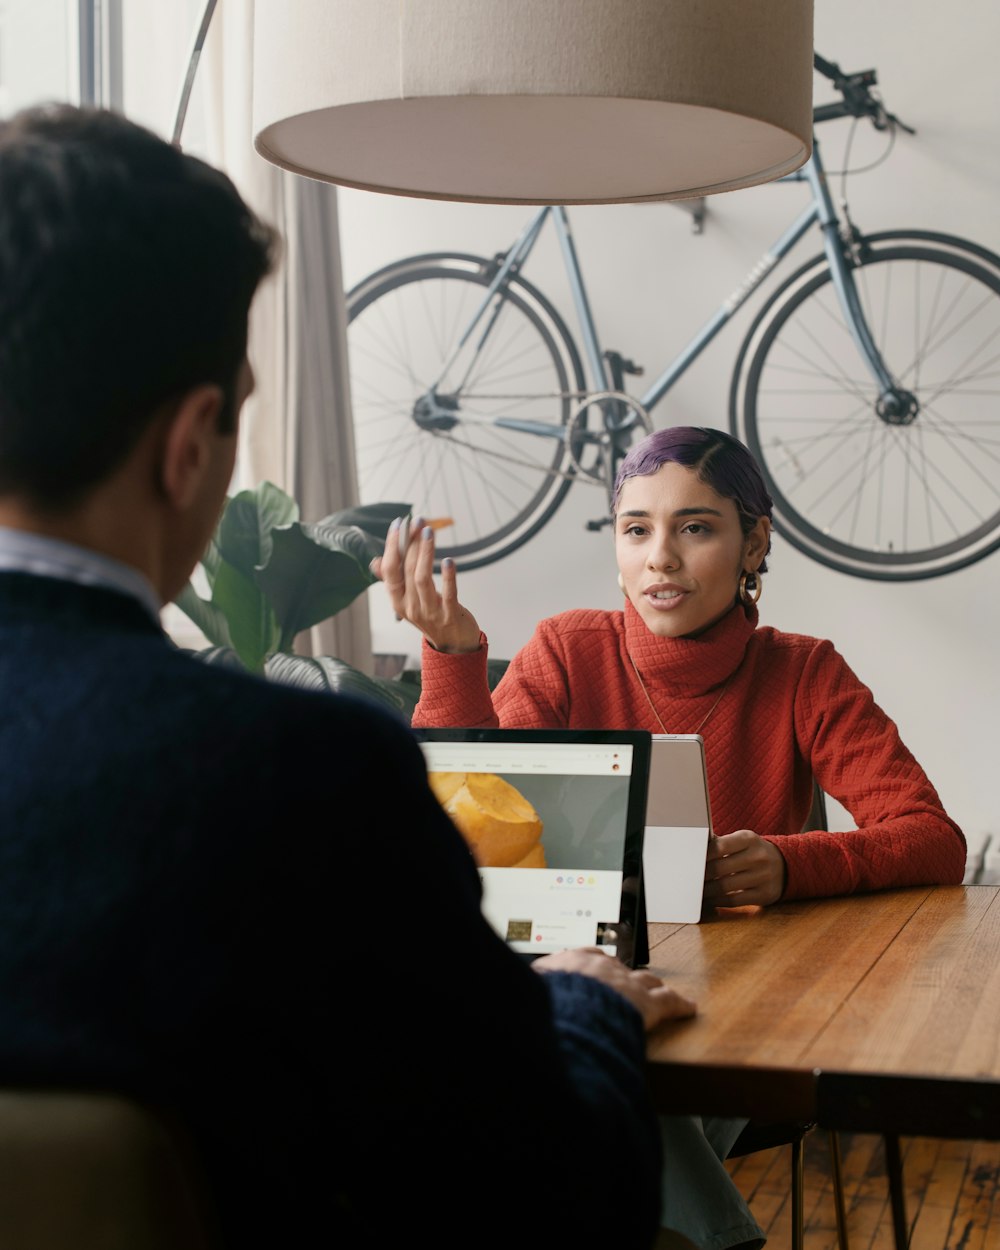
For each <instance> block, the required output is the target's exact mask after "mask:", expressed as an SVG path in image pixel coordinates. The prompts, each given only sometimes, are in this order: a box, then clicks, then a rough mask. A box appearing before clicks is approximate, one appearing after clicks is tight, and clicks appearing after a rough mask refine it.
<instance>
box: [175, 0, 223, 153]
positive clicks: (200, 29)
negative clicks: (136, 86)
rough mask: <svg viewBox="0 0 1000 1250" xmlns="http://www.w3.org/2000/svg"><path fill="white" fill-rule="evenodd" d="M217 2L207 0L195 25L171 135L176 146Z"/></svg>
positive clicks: (178, 143) (215, 0)
mask: <svg viewBox="0 0 1000 1250" xmlns="http://www.w3.org/2000/svg"><path fill="white" fill-rule="evenodd" d="M217 3H218V0H206V4H205V8H204V11H203V12H202V15H201V18H200V20H199V21H198V23H197V25H196V26H195V31H194V41H193V43H192V47H191V55H190V56H189V57H188V64H187V73H186V74H185V75H184V82H183V84H182V85H181V94H180V99H179V100H178V102H177V113H176V115H175V117H174V129H173V133H172V134H171V136H170V142H171V143H172V144H173V145H174V147H180V144H181V131H182V130H183V129H184V119H185V117H186V116H187V110H188V101H189V100H190V99H191V88H192V87H193V86H194V78H195V74H197V72H198V62H199V61H200V60H201V50H202V48H203V47H204V46H205V36H206V35H207V34H208V28H209V26H210V25H211V23H212V14H213V13H214V12H215V6H216V4H217Z"/></svg>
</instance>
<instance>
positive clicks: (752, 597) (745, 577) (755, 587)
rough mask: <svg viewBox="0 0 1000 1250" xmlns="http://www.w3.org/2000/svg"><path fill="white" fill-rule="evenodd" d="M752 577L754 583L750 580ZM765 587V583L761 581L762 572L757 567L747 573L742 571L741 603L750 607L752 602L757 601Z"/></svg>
mask: <svg viewBox="0 0 1000 1250" xmlns="http://www.w3.org/2000/svg"><path fill="white" fill-rule="evenodd" d="M751 578H752V579H753V584H752V585H751V581H750V579H751ZM763 588H764V583H763V582H762V581H761V579H760V574H759V573H758V572H757V570H756V569H750V570H749V571H748V572H746V573H741V574H740V590H739V596H740V603H742V604H743V605H744V606H745V607H748V608H749V607H750V606H751V604H754V603H756V602H757V600H758V599H759V598H760V592H761V590H763Z"/></svg>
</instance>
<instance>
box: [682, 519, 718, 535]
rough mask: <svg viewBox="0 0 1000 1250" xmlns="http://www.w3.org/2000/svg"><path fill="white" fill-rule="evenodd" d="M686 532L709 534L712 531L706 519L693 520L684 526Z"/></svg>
mask: <svg viewBox="0 0 1000 1250" xmlns="http://www.w3.org/2000/svg"><path fill="white" fill-rule="evenodd" d="M684 533H685V534H709V533H711V531H710V530H709V528H708V526H707V525H706V524H705V523H704V521H692V522H691V524H690V525H685V526H684Z"/></svg>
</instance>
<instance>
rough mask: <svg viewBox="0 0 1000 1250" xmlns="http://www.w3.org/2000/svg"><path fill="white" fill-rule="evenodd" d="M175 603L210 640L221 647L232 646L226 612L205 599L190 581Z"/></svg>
mask: <svg viewBox="0 0 1000 1250" xmlns="http://www.w3.org/2000/svg"><path fill="white" fill-rule="evenodd" d="M174 603H175V605H176V606H177V607H178V608H180V610H181V611H182V612H183V613H184V615H185V616H186V617H188V618H189V619H190V620H192V621H193V622H194V623H195V625H197V626H198V628H199V629H200V630H201V632H202V633H203V634H204V635H205V637H206V638H207V639H208V641H209V642H214V643H215V644H216V646H219V647H231V646H232V639H231V638H230V636H229V624H228V622H227V620H226V616H225V613H223V612H222V611H220V609H219V608H218V607H217V606H216V605H215V604H214V603H212V602H210V601H209V600H208V599H203V598H202V597H201V595H199V594H198V592H197V591H196V590H195V588H194V587H193V586H192V585H191V583H190V582H188V584H187V585H186V586H185V587H184V589H183V590H182V591H181V592H180V594H179V595H178V596H177V597H176V598H175V599H174Z"/></svg>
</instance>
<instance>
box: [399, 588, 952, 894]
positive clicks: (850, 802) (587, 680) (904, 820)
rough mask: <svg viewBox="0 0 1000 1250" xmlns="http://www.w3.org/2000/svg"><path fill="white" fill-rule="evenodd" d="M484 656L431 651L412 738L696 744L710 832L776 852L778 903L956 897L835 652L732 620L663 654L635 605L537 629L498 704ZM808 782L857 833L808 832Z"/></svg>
mask: <svg viewBox="0 0 1000 1250" xmlns="http://www.w3.org/2000/svg"><path fill="white" fill-rule="evenodd" d="M486 654H487V652H486V642H485V638H484V640H483V646H482V648H481V649H480V650H479V651H477V652H473V653H471V654H468V655H461V656H454V655H442V654H441V653H439V652H437V651H435V650H434V649H433V648H431V647H429V646H427V645H425V646H424V652H423V672H422V693H421V698H420V702H419V704H418V705H417V709H416V712H415V713H414V717H413V723H414V725H419V726H429V725H474V726H484V727H488V726H495V725H501V726H505V727H506V726H511V727H513V726H521V727H527V728H555V729H558V728H609V729H648V730H649V731H650V732H651V733H661V732H663V729H664V728H665V730H666V732H667V733H694V732H700V733H701V735H702V737H703V738H704V740H705V754H706V758H707V763H708V780H709V793H710V798H711V803H712V819H713V824H714V826H715V832H716V833H718V834H724V833H732V832H733V831H734V830H736V829H753V830H754V831H755V832H756V833H759V834H761V835H762V836H763V837H765V838H767V839H768V840H769V841H771V842H773V843H775V845H776V846H777V847H778V849H779V850H780V851H781V853H782V855H783V856H784V858H785V862H786V864H787V867H788V878H787V884H786V888H785V894H784V897H785V898H816V897H822V896H825V895H833V894H851V893H854V892H857V891H863V890H878V889H886V888H888V887H892V886H904V885H924V884H941V885H952V884H958V883H960V882H961V881H962V878H963V876H964V874H965V839H964V838H963V836H962V832H961V830H960V829H959V828H958V826H957V825H956V824H955V823H954V821H952V820H951V819H950V818H949V817H948V816H946V815H945V813H944V810H943V808H942V806H941V801H940V799H939V798H938V796H937V792H936V791H935V789H934V787H933V786H932V785H931V783H930V782H929V781H928V779H927V777H926V776H925V774H924V772H923V769H922V768H921V767H920V765H919V764H918V763H917V761H916V760H915V759H914V758H913V756H912V755H911V754H910V752H909V751H908V750H907V749H906V747H905V746H904V745H903V743H902V741H901V740H900V737H899V732H898V731H897V729H896V726H895V725H894V724H893V722H892V721H891V720H890V719H889V718H888V717H887V716H886V714H885V713H884V712H883V711H882V709H881V708H880V707H879V706H878V705H877V704H876V703H875V700H874V698H873V697H872V693H871V691H870V690H869V689H868V688H867V686H865V685H864V684H863V683H862V682H860V681H859V680H858V678H857V677H856V676H855V675H854V673H853V672H852V671H851V670H850V668H849V667H848V666H847V664H846V663H845V661H844V659H843V657H842V656H840V655H839V654H838V652H837V651H836V650H835V649H834V647H833V645H832V643H829V642H825V641H822V640H820V639H817V638H807V637H805V636H803V635H801V634H784V633H780V632H779V631H778V630H776V629H771V628H769V627H767V626H763V627H761V628H759V629H758V628H757V611H756V609H752V610H751V613H750V615H749V616H748V615H747V614H746V613H745V612H744V610H743V609H742V608H741V607H739V606H737V607H735V608H734V609H733V610H732V611H731V612H730V613H729V614H728V615H727V616H726V617H724V618H723V620H721V621H720V622H719V623H718V624H717V625H715V626H713V627H712V628H711V629H710V630H707V631H706V632H705V633H704V634H701V635H699V636H698V637H697V638H658V637H656V636H655V635H654V634H651V633H650V632H649V630H648V629H647V628H646V626H645V625H644V624H643V622H642V620H641V618H640V617H639V615H638V613H637V612H636V611H635V609H634V608H633V607H632V605H631V604H626V607H625V611H624V612H603V611H597V610H590V609H580V610H576V611H571V612H563V613H561V614H560V615H559V616H554V617H551V618H549V619H548V620H545V621H542V622H541V624H540V625H539V626H538V628H537V630H536V632H535V635H534V637H533V638H532V639H531V641H530V642H529V643H528V644H527V646H525V647H524V648H523V649H522V650H521V651H520V652H518V654H517V656H515V658H514V659H513V660H512V661H511V664H510V667H509V669H508V670H507V672H506V673H505V675H504V677H503V680H502V681H501V682H500V684H499V685H498V686H497V688H496V690H495V691H494V692H493V695H492V697H491V695H490V690H489V686H488V684H487V680H486ZM633 662H634V664H635V666H636V668H638V670H639V672H640V673H641V674H642V681H643V683H644V684H645V687H646V690H647V691H648V692H649V696H650V699H652V702H653V704H654V706H655V708H656V712H657V713H658V714H659V718H660V720H661V721H662V722H663V728H661V725H660V724H659V723H658V721H657V718H656V716H655V715H654V714H653V711H652V710H651V709H650V706H649V701H648V700H647V698H646V695H645V694H644V693H643V690H642V686H640V684H639V681H638V680H637V678H636V675H635V671H634V669H633V666H632V665H633ZM720 692H721V698H720ZM716 700H718V704H717V706H715V709H714V711H712V713H711V715H710V716H709V717H708V720H707V722H705V723H704V725H703V726H702V728H701V729H700V731H699V730H698V726H699V725H700V724H701V723H702V721H703V719H704V718H705V716H706V715H707V714H708V713H709V711H710V709H711V708H712V707H713V704H715V703H716ZM814 776H815V778H816V780H817V781H818V782H819V784H820V786H822V788H823V790H824V791H825V792H826V793H827V794H829V795H831V796H832V797H833V798H835V799H836V800H837V801H838V802H839V803H841V804H842V805H843V806H844V807H845V808H846V809H847V811H848V812H850V814H851V817H852V819H853V820H854V821H856V822H857V828H856V829H854V830H850V831H846V832H837V833H827V832H825V831H823V830H811V831H806V832H801V830H802V824H803V822H804V820H805V819H806V816H807V814H808V811H809V807H810V802H811V798H812V779H813V777H814Z"/></svg>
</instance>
